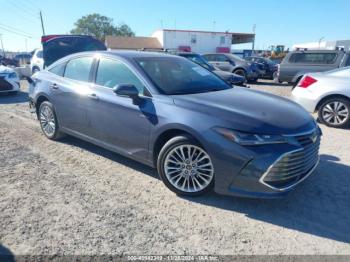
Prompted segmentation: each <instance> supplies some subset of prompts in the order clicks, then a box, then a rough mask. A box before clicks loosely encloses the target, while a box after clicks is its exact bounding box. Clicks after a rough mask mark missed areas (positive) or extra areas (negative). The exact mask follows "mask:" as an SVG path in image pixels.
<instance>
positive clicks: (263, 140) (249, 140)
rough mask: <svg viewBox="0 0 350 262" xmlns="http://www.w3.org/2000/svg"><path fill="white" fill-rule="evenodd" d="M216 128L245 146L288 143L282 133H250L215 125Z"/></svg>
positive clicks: (218, 131) (221, 133)
mask: <svg viewBox="0 0 350 262" xmlns="http://www.w3.org/2000/svg"><path fill="white" fill-rule="evenodd" d="M214 130H215V132H217V133H219V134H220V135H222V136H223V137H225V138H227V139H228V140H230V141H234V142H236V143H237V144H240V145H244V146H255V145H266V144H282V143H287V139H286V138H285V137H283V136H280V135H260V134H250V133H243V132H239V131H236V130H231V129H227V128H222V127H215V128H214Z"/></svg>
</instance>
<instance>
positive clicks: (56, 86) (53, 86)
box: [50, 83, 58, 89]
mask: <svg viewBox="0 0 350 262" xmlns="http://www.w3.org/2000/svg"><path fill="white" fill-rule="evenodd" d="M50 87H51V88H52V89H58V85H57V84H56V83H53V84H51V85H50Z"/></svg>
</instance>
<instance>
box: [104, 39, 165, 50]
mask: <svg viewBox="0 0 350 262" xmlns="http://www.w3.org/2000/svg"><path fill="white" fill-rule="evenodd" d="M105 45H106V47H107V48H108V49H109V50H112V49H128V50H139V49H143V48H147V49H162V48H163V47H162V45H161V44H160V43H159V41H158V39H157V38H155V37H121V36H107V37H106V40H105Z"/></svg>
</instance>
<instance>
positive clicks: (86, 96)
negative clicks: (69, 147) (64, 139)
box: [49, 56, 94, 136]
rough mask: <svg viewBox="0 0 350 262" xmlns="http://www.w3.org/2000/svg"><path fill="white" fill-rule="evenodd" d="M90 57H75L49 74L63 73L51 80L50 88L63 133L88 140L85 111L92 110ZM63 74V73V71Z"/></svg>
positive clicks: (88, 132) (91, 62)
mask: <svg viewBox="0 0 350 262" xmlns="http://www.w3.org/2000/svg"><path fill="white" fill-rule="evenodd" d="M93 61H94V58H93V56H81V57H74V58H72V59H71V60H69V61H68V62H67V63H65V65H64V69H62V68H60V67H58V66H57V68H56V67H53V68H51V69H50V70H49V71H51V72H52V73H55V70H56V71H57V72H59V73H61V72H63V74H62V75H63V77H60V78H56V79H52V80H51V81H50V84H49V88H50V92H51V93H52V95H51V97H52V103H53V105H54V107H55V110H56V114H57V117H58V121H59V123H60V125H61V127H62V128H63V129H68V130H69V131H71V132H74V133H78V134H81V135H87V136H89V135H90V133H91V130H89V128H88V118H87V109H88V108H89V107H90V106H91V100H93V98H94V97H92V96H91V94H92V91H91V79H92V65H93ZM62 70H63V71H62Z"/></svg>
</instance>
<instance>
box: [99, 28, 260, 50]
mask: <svg viewBox="0 0 350 262" xmlns="http://www.w3.org/2000/svg"><path fill="white" fill-rule="evenodd" d="M254 40H255V34H248V33H231V32H210V31H192V30H173V29H162V30H157V31H155V32H154V33H153V34H152V36H151V37H119V36H117V37H116V36H107V37H106V40H105V44H106V46H107V48H108V49H109V50H112V49H129V50H140V49H177V50H182V51H191V52H196V53H211V52H214V53H216V52H218V53H229V52H230V51H231V45H234V44H245V43H252V44H253V43H254Z"/></svg>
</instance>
